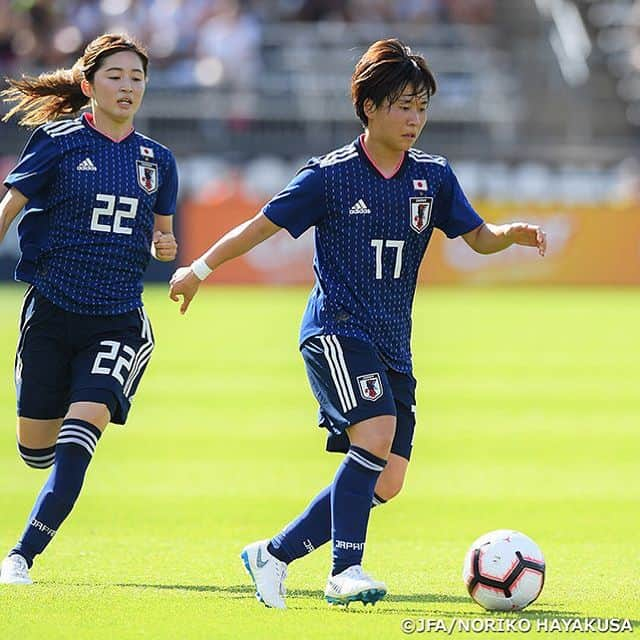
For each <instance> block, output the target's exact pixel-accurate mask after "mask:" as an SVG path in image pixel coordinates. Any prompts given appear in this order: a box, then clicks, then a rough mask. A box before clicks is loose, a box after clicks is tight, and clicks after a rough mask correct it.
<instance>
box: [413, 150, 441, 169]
mask: <svg viewBox="0 0 640 640" xmlns="http://www.w3.org/2000/svg"><path fill="white" fill-rule="evenodd" d="M409 157H410V158H411V159H412V160H414V161H415V162H429V163H431V164H439V165H440V166H441V167H446V166H447V159H446V158H445V157H443V156H434V155H431V154H430V153H425V152H424V151H420V149H409Z"/></svg>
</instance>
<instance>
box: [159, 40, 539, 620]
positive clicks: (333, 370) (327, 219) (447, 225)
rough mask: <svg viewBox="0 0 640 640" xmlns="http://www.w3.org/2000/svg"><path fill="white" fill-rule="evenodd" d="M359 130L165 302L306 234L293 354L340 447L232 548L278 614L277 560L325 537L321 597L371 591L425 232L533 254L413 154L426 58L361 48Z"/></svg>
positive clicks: (395, 476) (378, 594)
mask: <svg viewBox="0 0 640 640" xmlns="http://www.w3.org/2000/svg"><path fill="white" fill-rule="evenodd" d="M351 90H352V97H353V103H354V106H355V111H356V113H357V115H358V117H359V118H360V120H361V122H362V124H363V127H364V133H363V134H362V135H361V136H360V137H359V138H358V139H356V140H355V141H354V142H351V143H350V144H348V145H347V146H345V147H342V148H340V149H337V150H335V151H332V152H331V153H329V154H327V155H325V156H322V157H320V158H313V159H311V160H310V161H309V162H308V164H307V165H306V166H305V167H304V168H303V169H302V170H301V171H300V172H299V173H298V175H297V176H296V177H295V178H294V179H293V180H292V182H290V183H289V185H288V186H287V187H285V189H284V190H283V191H281V192H280V193H279V194H278V195H276V196H275V197H274V198H273V199H272V200H271V201H270V202H269V203H268V204H267V205H266V206H265V207H264V208H263V209H262V211H260V213H258V214H257V215H256V216H255V217H254V218H253V219H251V220H248V221H247V222H245V223H244V224H242V225H240V226H238V227H236V228H235V229H233V230H232V231H230V232H229V233H227V234H226V235H225V236H223V237H222V238H221V239H220V240H218V241H217V242H216V243H215V244H214V245H213V246H212V247H211V248H210V249H209V250H208V251H207V252H206V253H205V254H204V255H203V256H202V257H200V258H199V259H197V260H196V261H195V262H194V263H193V264H192V265H191V266H190V267H182V268H180V269H178V270H177V271H176V272H175V274H174V275H173V277H172V279H171V289H170V295H171V297H172V299H174V300H179V296H182V304H181V307H180V311H181V312H182V313H184V312H185V311H186V310H187V308H188V307H189V304H190V302H191V300H192V299H193V297H194V296H195V294H196V293H197V291H198V286H199V285H200V282H201V281H202V280H204V278H206V277H207V276H208V275H209V274H210V273H211V272H212V270H215V269H216V268H217V267H218V266H219V265H220V264H222V263H223V262H225V261H227V260H230V259H232V258H234V257H236V256H239V255H241V254H244V253H245V252H247V251H249V249H251V248H252V247H254V246H255V245H257V244H258V243H260V242H262V241H263V240H265V239H267V238H268V237H269V236H271V235H273V234H274V233H276V232H277V231H279V230H280V229H281V228H285V229H287V231H289V233H290V234H291V235H292V236H293V237H294V238H297V237H298V236H300V235H301V234H302V233H303V232H304V231H306V230H307V229H308V228H309V227H312V226H313V227H315V248H316V251H315V257H314V262H313V266H314V272H315V275H316V282H315V286H314V288H313V290H312V292H311V295H310V297H309V301H308V304H307V308H306V311H305V314H304V317H303V320H302V328H301V332H300V348H301V351H302V357H303V359H304V361H305V365H306V369H307V374H308V377H309V382H310V384H311V388H312V390H313V393H314V395H315V397H316V399H317V400H318V403H319V404H320V415H321V424H322V426H325V427H326V428H327V429H328V430H329V439H328V445H327V448H328V449H329V450H332V451H344V452H346V454H347V455H346V457H345V458H344V460H343V462H342V464H340V466H339V467H338V470H337V473H336V475H335V478H334V479H333V482H332V483H331V484H330V485H329V486H327V487H326V488H324V489H323V490H322V491H321V492H320V493H319V494H318V495H317V496H316V497H315V498H314V499H313V500H312V501H311V504H310V505H309V506H308V508H307V510H306V511H304V512H303V513H302V514H301V515H300V516H299V517H298V518H296V519H295V520H294V521H293V522H292V523H291V524H289V525H287V527H285V529H284V530H283V531H282V532H281V533H279V534H278V535H276V536H275V537H273V538H272V539H271V540H264V541H261V542H256V543H253V544H250V545H248V546H247V547H245V549H244V550H243V552H242V558H243V561H244V563H245V567H246V568H247V571H248V572H249V574H250V575H251V577H252V578H253V581H254V583H255V585H256V591H257V594H256V595H257V597H258V599H259V600H261V601H262V602H264V604H266V605H267V606H271V607H278V608H284V607H285V602H284V584H283V583H284V579H285V577H286V570H287V565H288V564H290V563H291V562H292V561H293V560H295V559H297V558H300V557H301V556H303V555H305V554H307V553H309V552H311V551H313V550H314V549H316V548H318V547H319V546H320V545H322V544H324V543H325V542H328V541H329V540H332V544H333V567H332V571H331V574H330V575H329V579H328V581H327V586H326V590H325V597H326V599H327V601H328V602H330V603H334V604H348V603H349V602H352V601H356V600H358V601H362V602H364V603H367V602H371V603H374V602H376V601H377V600H379V599H380V598H382V597H383V596H384V595H385V593H386V590H387V588H386V586H385V584H384V583H382V582H379V581H377V580H374V579H373V578H371V577H370V576H368V575H367V574H366V573H364V572H363V570H362V567H361V559H362V555H363V551H364V546H365V538H366V531H367V523H368V518H369V511H370V508H371V506H372V504H373V505H376V504H381V503H383V502H385V501H386V500H389V499H390V498H392V497H394V496H395V495H397V493H398V492H399V491H400V488H401V487H402V483H403V480H404V477H405V473H406V470H407V465H408V464H409V458H410V455H411V447H412V440H413V432H414V427H415V405H416V400H415V386H416V381H415V379H414V377H413V375H412V362H411V351H410V334H411V307H412V302H413V297H414V293H415V289H416V281H417V276H418V268H419V266H420V262H421V261H422V257H423V256H424V253H425V250H426V248H427V244H428V242H429V238H430V236H431V234H432V232H433V230H434V228H438V229H440V230H441V231H443V232H444V233H446V235H447V236H448V237H450V238H454V237H456V236H462V237H463V238H464V240H465V241H466V242H467V244H469V246H471V247H472V248H473V249H474V250H475V251H478V252H480V253H493V252H496V251H501V250H502V249H506V248H507V247H508V246H510V245H512V244H514V243H515V244H521V245H527V246H532V247H537V248H538V251H539V252H540V254H541V255H543V254H544V252H545V249H546V240H545V234H544V232H543V231H542V229H540V228H539V227H537V226H533V225H529V224H525V223H514V224H505V225H500V226H496V225H492V224H489V223H485V222H484V221H483V220H482V218H480V216H479V215H478V214H477V213H476V212H475V211H474V209H473V208H472V206H471V205H470V204H469V202H468V201H467V199H466V198H465V196H464V194H463V192H462V189H461V188H460V186H459V184H458V181H457V180H456V177H455V175H454V174H453V171H452V170H451V167H450V166H449V163H448V162H447V161H446V160H445V158H443V157H441V156H436V155H429V154H426V153H424V152H422V151H418V150H417V149H413V148H412V147H413V145H414V143H415V142H416V140H417V139H418V136H419V135H420V133H421V131H422V129H423V127H424V125H425V122H426V114H427V107H428V104H429V100H430V98H431V96H432V95H433V94H434V93H435V91H436V83H435V80H434V77H433V75H432V73H431V71H430V70H429V68H428V67H427V65H426V62H425V60H424V59H423V58H422V57H421V56H418V55H414V54H412V53H411V50H410V49H409V48H408V47H406V46H405V45H404V44H403V43H401V42H400V41H398V40H395V39H393V40H382V41H379V42H376V43H375V44H373V45H372V46H371V47H370V48H369V50H368V51H367V52H366V53H365V54H364V55H363V57H362V58H361V59H360V61H359V62H358V63H357V65H356V67H355V71H354V74H353V78H352V84H351Z"/></svg>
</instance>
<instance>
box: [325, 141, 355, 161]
mask: <svg viewBox="0 0 640 640" xmlns="http://www.w3.org/2000/svg"><path fill="white" fill-rule="evenodd" d="M357 155H358V150H357V149H356V145H355V144H354V143H353V142H352V143H351V144H348V145H346V146H344V147H341V148H340V149H336V150H335V151H331V152H330V153H328V154H327V155H326V156H322V158H320V166H321V167H328V166H331V165H334V164H338V163H340V162H346V161H347V160H351V158H355V157H357Z"/></svg>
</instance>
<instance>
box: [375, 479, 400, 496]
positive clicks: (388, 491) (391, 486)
mask: <svg viewBox="0 0 640 640" xmlns="http://www.w3.org/2000/svg"><path fill="white" fill-rule="evenodd" d="M403 485H404V477H395V476H391V477H386V478H383V477H382V476H381V477H380V479H379V481H378V484H377V485H376V495H377V496H378V498H380V499H381V502H389V500H392V499H393V498H395V497H396V496H397V495H398V494H399V493H400V491H402V487H403Z"/></svg>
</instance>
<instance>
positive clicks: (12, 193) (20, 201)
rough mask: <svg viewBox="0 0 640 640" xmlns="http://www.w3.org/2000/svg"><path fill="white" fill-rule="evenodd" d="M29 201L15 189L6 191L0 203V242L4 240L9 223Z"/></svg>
mask: <svg viewBox="0 0 640 640" xmlns="http://www.w3.org/2000/svg"><path fill="white" fill-rule="evenodd" d="M27 202H29V199H28V198H27V197H26V196H24V195H22V194H21V193H20V192H19V191H18V190H17V189H16V188H15V187H12V188H11V189H9V191H7V193H6V194H5V196H4V198H2V201H1V202H0V242H2V241H3V240H4V237H5V235H6V234H7V231H8V230H9V227H10V226H11V223H12V222H13V221H14V220H15V218H16V216H17V215H18V214H19V213H20V211H22V209H23V207H24V206H25V205H26V204H27Z"/></svg>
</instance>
